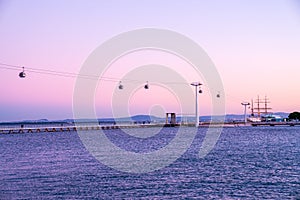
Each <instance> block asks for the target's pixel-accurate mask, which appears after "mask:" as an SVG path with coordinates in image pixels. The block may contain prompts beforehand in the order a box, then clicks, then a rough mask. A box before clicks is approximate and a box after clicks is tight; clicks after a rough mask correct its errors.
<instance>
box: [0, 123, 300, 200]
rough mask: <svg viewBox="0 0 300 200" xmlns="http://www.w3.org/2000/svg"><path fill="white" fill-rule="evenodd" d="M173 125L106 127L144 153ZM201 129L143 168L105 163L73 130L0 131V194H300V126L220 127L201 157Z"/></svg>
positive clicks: (126, 146) (118, 139)
mask: <svg viewBox="0 0 300 200" xmlns="http://www.w3.org/2000/svg"><path fill="white" fill-rule="evenodd" d="M139 130H140V131H144V132H147V131H150V130H151V129H149V130H148V129H139ZM174 130H175V129H174V128H165V129H163V132H162V134H159V135H156V136H153V137H152V138H148V139H143V138H133V137H132V136H128V135H126V134H122V133H121V132H120V131H121V130H107V131H106V132H107V135H108V137H109V139H110V140H111V141H112V142H114V143H116V145H118V146H120V147H122V148H124V149H127V150H130V151H135V152H147V151H149V150H150V151H152V150H156V149H158V148H161V147H162V146H164V145H166V144H167V143H168V142H170V140H172V138H174V135H175V134H176V131H174ZM136 131H138V129H137V130H136ZM205 132H206V129H204V128H200V129H199V131H198V134H197V136H196V138H195V140H194V141H193V143H192V145H191V147H190V149H189V150H188V151H187V152H186V153H185V154H184V155H183V156H182V157H180V158H179V159H178V160H177V161H176V162H174V163H173V164H171V165H170V166H168V167H166V168H163V169H161V170H158V171H155V172H151V173H146V174H130V173H123V172H119V171H116V170H114V169H110V168H108V167H106V166H104V165H103V164H101V163H100V162H98V161H97V160H96V159H94V158H93V157H92V156H91V155H90V154H89V153H88V152H87V150H85V148H84V146H83V145H82V143H81V141H80V139H79V137H78V135H77V134H76V132H63V133H62V132H55V133H34V134H27V133H26V134H12V135H0V166H1V167H0V199H10V198H13V199H15V198H68V199H74V198H104V199H107V198H119V199H124V198H125V199H126V198H127V199H130V198H137V199H140V198H151V199H153V198H159V199H160V198H190V197H196V198H223V199H224V198H233V199H240V198H249V199H254V198H258V199H265V198H270V199H287V198H294V199H296V198H300V192H299V191H300V127H266V128H264V127H248V128H225V129H224V130H223V133H222V135H221V137H220V139H219V141H218V143H217V145H216V146H215V148H214V149H213V151H212V152H210V153H209V154H208V155H207V156H206V157H205V158H204V159H199V158H198V151H199V149H200V146H201V142H202V141H203V138H204V136H205Z"/></svg>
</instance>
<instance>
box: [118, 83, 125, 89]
mask: <svg viewBox="0 0 300 200" xmlns="http://www.w3.org/2000/svg"><path fill="white" fill-rule="evenodd" d="M123 88H124V86H123V85H122V82H121V81H120V82H119V90H123Z"/></svg>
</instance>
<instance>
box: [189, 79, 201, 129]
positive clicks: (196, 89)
mask: <svg viewBox="0 0 300 200" xmlns="http://www.w3.org/2000/svg"><path fill="white" fill-rule="evenodd" d="M191 85H192V86H195V96H196V100H195V101H196V102H195V117H196V120H195V121H196V123H195V126H196V127H198V126H199V114H198V86H200V85H202V84H201V83H199V82H193V83H191ZM199 93H202V90H201V89H200V90H199Z"/></svg>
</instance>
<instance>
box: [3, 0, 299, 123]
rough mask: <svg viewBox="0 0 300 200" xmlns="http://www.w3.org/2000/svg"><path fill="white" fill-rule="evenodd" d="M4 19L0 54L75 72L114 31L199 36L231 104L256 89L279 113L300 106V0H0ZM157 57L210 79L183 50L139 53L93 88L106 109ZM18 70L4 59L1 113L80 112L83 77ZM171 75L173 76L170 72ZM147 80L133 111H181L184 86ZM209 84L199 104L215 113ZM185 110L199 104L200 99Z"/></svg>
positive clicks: (235, 109)
mask: <svg viewBox="0 0 300 200" xmlns="http://www.w3.org/2000/svg"><path fill="white" fill-rule="evenodd" d="M0 27H1V29H0V63H2V64H8V65H13V66H20V67H21V66H24V67H25V71H26V68H34V69H40V70H52V71H59V72H70V73H75V74H77V73H79V71H80V69H81V67H82V65H83V63H84V62H85V61H86V59H87V58H88V56H89V55H90V54H91V53H92V52H93V51H94V50H95V49H96V48H97V47H98V46H99V45H101V44H102V43H103V42H105V41H107V40H108V39H110V38H111V37H113V36H115V35H118V34H120V33H123V32H126V31H130V30H134V29H140V28H145V27H152V28H159V29H168V30H172V31H175V32H178V33H180V34H183V35H185V36H187V37H189V38H190V39H192V40H193V41H195V42H197V43H198V44H199V45H200V46H201V47H202V48H203V49H204V50H205V51H206V53H207V54H208V56H209V57H210V58H211V59H212V61H213V62H214V64H215V66H216V68H217V70H218V72H219V74H220V76H221V78H222V81H223V85H224V90H225V93H224V94H221V95H222V97H224V98H225V101H226V113H228V114H229V113H230V114H231V113H235V114H241V113H243V107H242V106H241V102H243V101H248V102H250V101H251V99H254V100H255V99H256V98H257V96H258V95H260V96H261V97H265V96H267V97H268V98H269V99H270V101H271V103H270V106H271V107H272V108H273V112H278V111H282V112H293V111H300V90H299V86H298V85H299V82H298V80H299V79H298V77H299V74H300V56H299V55H300V4H299V3H298V2H297V1H296V0H295V1H292V0H290V1H289V0H286V1H284V0H266V1H259V0H251V1H250V0H249V1H246V0H245V1H237V0H229V1H221V0H218V1H217V0H212V1H174V0H166V1H158V0H153V1H138V0H130V1H116V0H113V1H71V0H66V1H58V0H54V1H37V0H27V1H18V0H10V1H9V0H0ZM152 60H153V62H155V63H160V64H162V65H166V66H168V67H170V68H171V69H172V70H174V71H176V72H178V73H179V74H182V76H183V77H184V78H185V79H186V82H187V83H189V82H193V81H198V80H199V79H200V80H199V81H200V82H203V83H204V84H205V80H204V79H205V77H199V76H196V75H195V74H194V73H193V72H192V71H191V70H188V64H187V63H184V62H183V61H182V60H180V58H179V57H176V56H172V55H169V54H166V53H162V52H151V51H148V52H143V53H133V54H131V55H128V56H127V57H124V58H122V59H119V60H117V61H116V62H115V63H114V64H113V65H112V67H111V68H109V69H108V70H107V71H106V74H105V76H106V77H110V78H114V81H99V83H98V87H97V90H96V91H95V102H96V103H95V110H96V111H97V115H98V116H99V117H112V116H113V114H112V112H114V111H112V110H113V109H116V108H112V98H113V93H114V91H115V92H116V90H115V88H116V87H117V86H118V83H119V81H118V80H121V79H122V76H124V75H125V74H126V73H129V72H130V71H132V70H133V69H134V67H137V66H142V65H147V64H150V63H151V61H152ZM185 65H186V67H184V68H181V67H183V66H185ZM20 71H21V68H20V69H18V70H11V69H7V68H5V65H0V83H1V84H0V91H1V98H0V122H1V121H17V120H25V119H43V118H47V119H66V118H72V117H73V112H72V102H73V90H74V85H75V82H76V78H74V77H65V76H56V75H50V74H47V73H34V72H29V71H28V72H27V77H26V78H24V79H21V78H19V77H18V73H19V72H20ZM39 72H41V71H39ZM152 76H153V75H152ZM166 80H167V81H166V82H172V80H168V76H166ZM146 81H147V80H146V79H145V80H144V78H143V79H141V80H136V82H135V84H136V86H135V90H134V91H132V95H131V96H130V99H126V101H127V102H128V106H127V109H128V113H130V114H131V115H135V114H157V115H163V113H164V112H173V111H174V112H177V113H179V112H181V108H180V102H179V101H180V100H178V99H177V97H176V94H175V95H174V94H173V93H172V91H170V90H167V89H166V88H164V87H159V85H153V86H152V87H151V83H149V84H150V89H151V91H150V90H149V91H145V90H144V89H143V85H144V84H145V83H146ZM133 82H134V81H133ZM128 84H132V83H128ZM124 87H126V83H124ZM191 89H193V88H191ZM202 90H203V94H201V95H200V96H199V112H200V115H209V114H210V113H211V105H210V104H211V103H210V98H211V97H212V98H214V95H213V94H214V92H215V91H210V88H207V87H205V85H204V86H203V87H202ZM215 90H218V89H215ZM103 91H104V92H103ZM145 92H148V93H145ZM154 97H155V98H154ZM83 98H84V95H83ZM187 110H188V111H189V112H191V113H193V112H194V104H192V103H191V105H188V109H187ZM248 112H250V111H249V110H248Z"/></svg>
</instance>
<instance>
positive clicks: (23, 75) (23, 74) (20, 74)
mask: <svg viewBox="0 0 300 200" xmlns="http://www.w3.org/2000/svg"><path fill="white" fill-rule="evenodd" d="M19 77H20V78H25V77H26V73H25V70H24V67H23V71H22V72H20V73H19Z"/></svg>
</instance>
